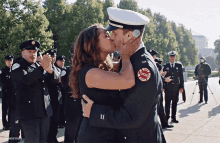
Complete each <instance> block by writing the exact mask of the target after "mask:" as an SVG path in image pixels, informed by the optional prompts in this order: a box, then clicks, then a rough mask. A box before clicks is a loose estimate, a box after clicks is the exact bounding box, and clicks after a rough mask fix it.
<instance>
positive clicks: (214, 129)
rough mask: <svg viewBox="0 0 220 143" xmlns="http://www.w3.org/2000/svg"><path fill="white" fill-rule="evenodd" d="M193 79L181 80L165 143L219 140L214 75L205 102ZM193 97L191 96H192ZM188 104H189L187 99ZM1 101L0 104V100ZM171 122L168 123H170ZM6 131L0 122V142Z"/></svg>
mask: <svg viewBox="0 0 220 143" xmlns="http://www.w3.org/2000/svg"><path fill="white" fill-rule="evenodd" d="M195 84H196V82H195V81H190V82H186V83H185V89H186V102H185V103H184V102H182V96H181V95H180V101H179V103H178V108H177V112H178V113H177V119H178V120H179V123H178V124H173V125H174V128H172V129H165V130H164V134H165V138H166V140H167V143H220V122H219V121H220V105H218V104H217V103H216V101H215V99H214V97H215V98H216V100H217V102H218V103H220V96H219V95H220V87H219V84H218V78H210V79H209V86H210V88H211V90H212V92H213V95H212V94H211V92H210V90H209V89H208V93H209V101H208V104H204V103H202V104H197V103H198V100H199V88H198V86H197V87H196V90H195V94H194V95H193V94H192V93H193V90H194V88H195ZM192 97H193V99H192ZM191 99H192V103H191V105H190V101H191ZM0 104H1V103H0ZM0 119H1V105H0ZM171 124H172V123H171ZM8 135H9V131H4V130H2V124H1V121H0V143H3V142H4V143H7V141H8ZM63 135H64V129H59V134H58V140H59V141H63V140H64V137H63Z"/></svg>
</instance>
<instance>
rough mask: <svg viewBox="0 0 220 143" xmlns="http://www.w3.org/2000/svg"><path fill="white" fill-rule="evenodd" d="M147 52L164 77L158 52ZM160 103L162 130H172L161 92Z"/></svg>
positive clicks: (149, 50) (159, 111)
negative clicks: (166, 115)
mask: <svg viewBox="0 0 220 143" xmlns="http://www.w3.org/2000/svg"><path fill="white" fill-rule="evenodd" d="M147 51H148V52H149V53H150V54H151V56H152V57H153V59H154V61H155V62H156V65H157V68H158V71H159V73H160V76H162V75H163V66H162V65H161V63H159V62H160V61H159V60H158V58H157V54H158V52H157V51H156V50H154V49H148V50H147ZM157 61H158V62H157ZM161 79H162V80H163V79H164V78H163V76H162V77H161ZM164 80H165V79H164ZM158 101H159V102H158V115H159V117H160V123H161V126H162V128H163V129H165V128H172V127H173V125H169V123H168V121H167V120H166V117H165V113H164V107H163V92H161V94H160V96H159V99H158Z"/></svg>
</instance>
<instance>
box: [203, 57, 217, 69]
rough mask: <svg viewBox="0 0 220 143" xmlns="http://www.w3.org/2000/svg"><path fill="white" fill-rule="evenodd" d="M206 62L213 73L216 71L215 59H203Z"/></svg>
mask: <svg viewBox="0 0 220 143" xmlns="http://www.w3.org/2000/svg"><path fill="white" fill-rule="evenodd" d="M205 59H206V62H207V63H208V64H209V65H210V66H211V69H212V71H214V70H215V69H216V66H217V65H216V63H215V58H213V57H212V56H207V57H205Z"/></svg>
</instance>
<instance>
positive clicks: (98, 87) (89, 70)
mask: <svg viewBox="0 0 220 143" xmlns="http://www.w3.org/2000/svg"><path fill="white" fill-rule="evenodd" d="M135 39H136V38H131V39H130V40H129V41H128V42H126V44H124V45H123V44H122V43H123V39H121V41H120V42H121V44H120V47H118V48H119V50H120V54H121V60H122V61H121V63H122V67H121V70H120V72H112V71H111V70H112V68H113V66H112V63H111V60H110V57H109V54H110V53H112V52H114V51H115V50H116V47H115V44H114V43H113V41H112V40H111V39H110V36H109V34H108V32H107V31H105V30H104V28H103V26H102V25H99V24H95V25H92V26H91V27H89V28H87V29H85V30H83V31H82V32H81V33H80V34H79V36H78V38H77V40H76V42H75V45H74V57H73V62H72V71H71V73H70V79H69V85H70V87H71V88H72V92H73V97H74V98H80V97H81V96H82V95H83V94H86V95H88V97H89V98H90V99H92V100H93V101H94V102H95V103H97V104H102V105H106V106H111V107H112V108H117V107H118V106H119V105H120V104H123V102H122V99H121V98H120V97H119V95H118V92H119V90H124V89H129V88H131V87H133V86H134V85H135V77H134V71H133V67H132V64H131V62H130V56H131V55H132V54H133V53H134V52H135V51H136V49H137V48H138V47H139V44H140V42H138V41H140V40H138V39H137V40H135ZM116 135H117V130H115V129H108V128H99V127H92V126H89V119H88V118H86V117H83V119H82V122H81V126H80V130H79V134H78V138H77V142H78V143H88V142H96V143H98V142H115V139H116Z"/></svg>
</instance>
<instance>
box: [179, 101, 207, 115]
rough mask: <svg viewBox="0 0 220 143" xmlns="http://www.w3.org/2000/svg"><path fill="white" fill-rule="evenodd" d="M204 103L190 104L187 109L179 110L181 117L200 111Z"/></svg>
mask: <svg viewBox="0 0 220 143" xmlns="http://www.w3.org/2000/svg"><path fill="white" fill-rule="evenodd" d="M203 105H205V104H196V105H193V106H190V107H188V108H186V109H181V110H179V113H180V118H184V117H187V116H189V114H193V113H196V112H199V111H200V110H199V108H201V107H202V106H203Z"/></svg>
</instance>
